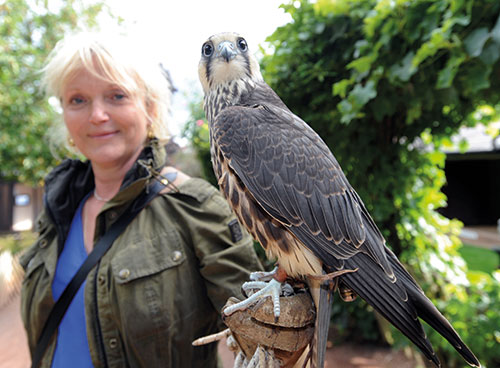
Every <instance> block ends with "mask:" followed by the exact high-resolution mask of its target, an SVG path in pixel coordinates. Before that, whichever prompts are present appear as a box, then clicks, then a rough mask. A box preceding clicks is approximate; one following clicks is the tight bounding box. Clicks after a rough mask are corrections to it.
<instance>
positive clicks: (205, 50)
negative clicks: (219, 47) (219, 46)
mask: <svg viewBox="0 0 500 368" xmlns="http://www.w3.org/2000/svg"><path fill="white" fill-rule="evenodd" d="M213 52H214V48H213V46H212V44H211V43H210V42H206V43H204V44H203V46H202V47H201V53H202V54H203V56H206V57H209V56H211V55H212V54H213Z"/></svg>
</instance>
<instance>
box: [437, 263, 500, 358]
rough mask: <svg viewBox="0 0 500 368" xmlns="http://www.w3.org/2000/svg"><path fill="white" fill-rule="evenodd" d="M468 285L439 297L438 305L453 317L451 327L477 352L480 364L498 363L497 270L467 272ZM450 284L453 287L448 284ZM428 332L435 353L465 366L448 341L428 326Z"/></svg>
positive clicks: (499, 293) (499, 278) (499, 283)
mask: <svg viewBox="0 0 500 368" xmlns="http://www.w3.org/2000/svg"><path fill="white" fill-rule="evenodd" d="M467 279H468V281H469V282H470V285H469V286H468V287H467V289H466V291H463V290H459V289H457V290H450V298H449V299H448V300H446V301H443V300H438V301H437V307H438V308H440V309H441V310H442V311H444V315H445V316H446V317H447V318H448V319H450V320H451V321H453V322H454V323H453V327H454V328H455V329H456V331H457V332H458V333H459V334H460V336H461V337H462V338H463V339H464V340H465V341H467V344H468V345H469V347H470V348H471V350H472V351H473V352H474V353H475V354H476V356H477V357H478V358H479V359H480V360H481V363H483V367H499V366H500V355H499V354H498V351H499V348H500V313H498V303H499V300H500V271H495V272H493V274H492V275H491V274H487V273H483V272H479V271H470V272H468V273H467ZM450 288H453V287H452V286H450ZM427 332H428V336H429V339H430V340H431V343H432V344H433V345H434V346H439V348H440V349H439V351H438V353H439V354H440V355H441V357H442V358H443V359H442V360H443V361H445V362H446V363H447V366H450V367H462V366H464V367H466V366H467V365H465V364H464V363H463V361H461V359H460V357H459V356H458V355H457V354H456V353H455V352H454V349H453V347H452V346H451V345H449V344H443V338H442V337H441V336H440V335H439V334H438V333H437V332H435V331H434V330H432V329H428V330H427Z"/></svg>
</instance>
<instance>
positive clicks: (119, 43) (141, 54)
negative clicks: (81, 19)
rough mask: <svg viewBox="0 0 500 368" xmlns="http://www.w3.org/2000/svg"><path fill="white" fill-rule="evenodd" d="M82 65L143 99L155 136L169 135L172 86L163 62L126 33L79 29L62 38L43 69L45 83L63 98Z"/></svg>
mask: <svg viewBox="0 0 500 368" xmlns="http://www.w3.org/2000/svg"><path fill="white" fill-rule="evenodd" d="M82 68H84V69H86V70H87V71H89V72H90V73H92V74H94V75H95V76H97V77H98V78H101V79H103V80H105V81H108V82H110V83H113V84H116V85H118V86H120V87H121V88H123V89H125V91H126V92H127V93H129V94H131V96H134V97H135V98H137V99H143V101H144V104H141V106H145V111H144V113H145V114H146V117H147V119H148V121H149V122H150V123H151V128H152V130H153V133H154V135H155V137H156V138H158V139H159V140H160V141H166V140H168V138H169V132H168V118H169V115H170V106H171V94H172V86H171V85H170V80H169V78H168V77H167V75H166V74H165V73H166V71H165V70H163V69H162V67H161V65H160V63H159V62H158V61H155V60H154V58H153V57H151V56H149V55H148V54H147V53H146V52H145V50H142V47H139V45H134V44H133V42H132V40H130V39H128V38H126V37H124V36H123V35H118V34H114V35H113V36H109V35H107V34H101V33H94V32H79V33H76V34H72V35H69V36H66V37H65V38H64V39H62V40H61V41H59V42H58V43H57V45H56V46H55V48H54V49H53V50H52V52H51V53H50V54H49V57H48V60H47V63H46V65H45V67H44V68H43V69H42V73H43V77H42V87H43V88H44V89H45V92H46V93H47V95H48V96H55V97H57V99H58V100H59V101H61V98H62V94H63V91H64V88H65V87H66V84H67V83H68V82H69V81H70V80H71V78H72V77H73V76H74V75H75V74H76V73H77V72H78V71H79V70H81V69H82Z"/></svg>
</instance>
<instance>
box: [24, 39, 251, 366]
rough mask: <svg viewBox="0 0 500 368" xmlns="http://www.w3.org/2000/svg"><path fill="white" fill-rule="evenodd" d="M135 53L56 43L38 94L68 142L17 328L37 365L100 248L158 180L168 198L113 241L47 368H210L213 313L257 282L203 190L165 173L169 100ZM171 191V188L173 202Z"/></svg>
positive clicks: (30, 256)
mask: <svg viewBox="0 0 500 368" xmlns="http://www.w3.org/2000/svg"><path fill="white" fill-rule="evenodd" d="M150 61H151V58H149V57H148V56H147V55H145V54H144V53H141V52H138V50H137V49H136V48H135V47H133V46H132V45H130V43H129V41H128V40H125V39H121V38H114V39H111V40H109V41H106V40H105V39H104V38H103V35H93V34H87V33H81V34H79V35H76V36H72V37H68V38H66V39H65V40H63V41H61V42H60V43H58V45H57V46H56V48H55V49H54V51H53V52H52V53H51V55H50V57H49V60H48V63H47V65H46V67H45V68H44V79H43V83H44V85H45V87H46V90H47V92H48V94H49V95H52V96H55V97H57V98H58V99H59V101H60V103H61V106H62V111H63V119H64V123H65V127H66V129H67V134H68V142H70V145H71V146H74V148H76V150H77V151H78V152H79V153H81V154H82V155H83V156H85V158H86V159H87V160H85V161H80V160H69V159H67V160H65V161H64V162H63V163H62V164H61V165H60V166H58V167H57V168H55V169H54V170H53V171H52V172H51V173H50V174H49V175H48V176H47V178H46V181H45V195H44V211H43V213H42V214H41V216H40V218H39V220H38V221H37V231H38V232H39V234H40V235H39V238H38V240H37V242H36V244H35V245H34V246H33V247H32V248H30V249H29V250H28V251H27V252H26V253H25V254H24V256H23V258H22V260H21V263H22V265H23V267H24V268H25V270H26V276H25V280H24V283H23V289H22V316H23V321H24V324H25V328H26V330H27V334H28V340H29V345H30V349H31V352H32V354H33V351H34V349H35V346H36V344H37V340H38V339H39V336H40V334H41V330H42V328H43V326H44V323H45V321H46V320H47V317H48V315H49V313H50V310H51V308H52V307H53V305H54V301H55V300H57V299H58V298H59V297H60V295H61V293H62V291H63V290H64V288H65V287H66V285H67V284H68V283H69V281H70V280H71V278H72V277H73V275H74V274H75V272H76V270H77V269H78V268H79V267H80V265H81V264H82V263H83V262H84V261H85V259H86V258H87V255H88V254H89V253H90V252H92V250H93V248H94V245H95V244H96V242H97V241H98V240H99V239H100V238H101V237H102V236H103V234H105V233H106V231H107V230H108V229H109V227H110V226H111V225H112V224H113V223H114V222H115V221H116V220H117V219H118V218H119V217H120V215H121V214H122V213H123V212H125V210H126V209H127V207H128V206H129V205H130V203H131V202H132V201H134V199H135V198H137V197H138V196H139V194H141V193H142V192H144V191H145V190H146V186H148V185H149V183H150V182H151V181H154V180H155V177H158V176H159V175H160V173H161V175H164V176H167V177H168V178H169V180H170V181H171V182H172V183H173V185H171V186H168V187H166V188H165V189H164V190H162V192H161V193H160V194H159V195H158V196H157V197H156V198H154V199H153V200H152V201H151V202H150V203H149V205H148V206H147V207H146V208H144V209H143V210H142V211H141V212H140V213H139V214H138V215H137V217H136V218H135V219H134V220H133V221H132V222H131V223H130V224H129V225H128V226H127V228H126V229H125V230H124V231H123V232H122V233H121V234H120V235H119V236H118V238H117V239H116V240H115V241H114V242H113V245H112V247H111V248H110V249H109V251H108V252H107V253H106V254H105V255H104V256H103V257H102V258H101V260H100V262H99V263H98V264H97V266H95V267H94V268H93V269H92V270H91V271H90V272H89V274H88V276H87V277H86V279H85V282H84V284H83V285H82V286H81V287H80V289H79V290H78V293H77V294H76V295H75V297H74V299H73V300H72V302H71V305H70V307H69V308H68V310H67V312H66V314H65V316H64V318H63V320H62V322H61V323H60V324H59V327H58V330H57V333H56V335H55V338H54V339H53V340H52V342H51V344H50V345H49V347H48V349H47V350H46V351H45V354H44V355H43V360H42V362H41V365H40V366H42V367H49V366H52V367H68V366H71V367H79V366H82V367H91V366H94V367H126V366H131V367H215V366H216V365H217V359H216V354H217V353H216V346H214V344H211V345H206V346H203V347H196V348H194V347H192V346H191V342H192V341H193V340H194V339H196V338H198V337H200V336H203V335H206V334H209V333H213V332H215V331H217V330H219V329H220V327H221V325H220V319H219V311H220V310H221V308H222V306H223V305H224V303H225V302H226V300H227V299H228V298H229V297H230V296H232V295H236V296H239V295H240V285H241V283H242V282H243V281H245V280H246V279H248V274H249V272H250V271H253V270H256V269H260V265H259V262H258V260H257V257H256V255H255V252H254V250H253V246H252V241H251V239H250V237H249V236H248V234H247V233H245V232H243V231H242V229H240V228H239V225H238V223H237V222H236V220H235V217H234V215H233V214H232V213H231V211H230V210H229V207H228V205H227V204H226V202H225V201H224V200H223V199H222V197H221V196H220V195H219V193H218V191H217V190H216V189H215V188H214V187H212V186H210V185H209V184H208V183H207V182H205V181H203V180H200V179H194V178H190V177H188V176H186V175H185V174H183V173H181V172H178V171H176V169H174V168H173V167H166V166H165V153H164V150H163V149H162V145H161V144H160V143H159V142H160V141H164V139H165V138H166V118H167V114H168V106H169V97H170V90H169V85H168V82H167V80H166V78H165V76H164V75H163V74H162V72H161V70H160V67H159V65H157V64H153V63H151V62H150ZM172 188H174V189H172Z"/></svg>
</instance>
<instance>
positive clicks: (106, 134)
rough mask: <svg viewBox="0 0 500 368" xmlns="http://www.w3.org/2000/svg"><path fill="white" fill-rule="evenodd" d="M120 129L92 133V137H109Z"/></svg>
mask: <svg viewBox="0 0 500 368" xmlns="http://www.w3.org/2000/svg"><path fill="white" fill-rule="evenodd" d="M117 133H118V131H117V130H116V131H113V132H99V133H92V134H90V138H98V139H99V138H101V139H102V138H109V137H112V136H114V135H115V134H117Z"/></svg>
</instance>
